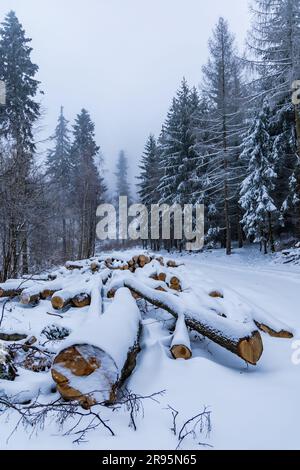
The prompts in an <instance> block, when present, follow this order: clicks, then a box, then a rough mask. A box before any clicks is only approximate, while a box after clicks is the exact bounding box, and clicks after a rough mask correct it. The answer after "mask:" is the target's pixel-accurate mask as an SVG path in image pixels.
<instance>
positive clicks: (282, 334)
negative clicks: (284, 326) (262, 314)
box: [255, 321, 294, 339]
mask: <svg viewBox="0 0 300 470" xmlns="http://www.w3.org/2000/svg"><path fill="white" fill-rule="evenodd" d="M255 324H256V326H257V328H259V329H260V330H261V331H263V332H264V333H267V334H268V335H269V336H272V338H282V339H291V338H293V337H294V334H293V333H292V332H291V331H287V330H279V331H276V330H273V328H271V327H269V326H268V325H264V324H263V323H259V322H258V321H255Z"/></svg>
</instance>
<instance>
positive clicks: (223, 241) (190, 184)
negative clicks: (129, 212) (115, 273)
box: [0, 0, 300, 281]
mask: <svg viewBox="0 0 300 470" xmlns="http://www.w3.org/2000/svg"><path fill="white" fill-rule="evenodd" d="M252 19H253V21H252V29H251V30H250V31H249V33H248V36H247V47H246V50H245V51H244V52H243V54H241V53H239V51H238V50H237V47H236V44H235V38H234V35H233V34H232V32H231V31H230V29H229V26H228V23H227V22H226V20H225V19H223V18H220V19H219V21H218V23H217V24H216V26H215V28H214V30H213V32H212V36H211V39H210V40H209V59H208V62H207V64H206V65H204V66H203V69H202V75H201V71H199V80H201V86H200V88H199V89H198V88H196V87H190V86H189V84H188V83H187V81H186V80H185V79H183V80H182V83H181V86H180V88H179V89H178V91H177V93H176V96H175V97H174V99H173V101H172V103H171V106H170V109H169V112H168V115H167V117H166V120H165V122H164V123H163V125H162V129H161V133H160V135H159V136H157V138H156V137H155V136H153V135H152V134H151V135H150V137H149V138H148V140H147V142H146V145H145V151H144V153H143V156H142V159H141V163H140V167H139V168H140V173H139V176H138V198H139V202H141V203H143V204H145V205H146V206H147V207H148V208H150V206H151V205H152V204H158V203H159V204H162V203H167V204H170V205H173V204H180V205H184V204H187V203H188V204H193V205H196V204H204V206H205V225H206V227H205V232H206V244H207V245H208V246H221V247H223V248H226V252H227V254H230V253H231V251H232V243H233V242H238V245H239V246H243V243H244V242H245V241H246V240H247V241H249V242H259V243H260V246H261V249H262V250H264V252H267V251H268V250H275V249H276V244H277V245H278V246H279V247H280V246H282V245H284V243H285V242H287V243H290V242H291V241H294V240H298V239H299V238H300V217H299V205H300V161H299V157H300V120H299V119H300V116H299V112H300V109H299V106H298V105H294V104H293V103H292V83H293V82H294V81H295V80H297V79H300V5H299V1H298V0H281V1H278V0H254V1H253V8H252ZM30 42H31V40H30V39H29V38H28V37H27V35H26V33H25V31H24V29H23V27H22V25H21V24H20V22H19V20H18V18H17V16H16V14H15V13H14V12H10V13H9V14H8V15H7V16H6V18H5V19H4V21H3V23H2V24H1V28H0V80H2V81H3V82H4V83H5V85H6V103H5V105H4V106H3V105H2V106H0V198H1V202H0V204H1V215H2V217H1V225H0V243H1V245H0V278H1V280H2V281H5V280H6V279H7V278H9V277H16V276H17V275H19V274H27V273H28V272H29V270H30V271H34V270H35V269H40V268H41V267H43V266H47V265H50V264H55V263H60V262H62V261H65V260H67V259H76V258H77V259H82V258H88V257H90V256H92V255H93V254H94V251H95V246H96V239H95V237H96V235H95V234H96V230H95V228H96V208H97V206H98V205H99V204H100V203H101V202H102V201H106V202H107V201H111V200H112V199H113V200H116V197H117V196H118V195H127V196H129V199H130V200H133V196H132V195H131V189H130V185H129V184H128V179H127V170H128V161H127V157H126V155H125V154H124V152H123V151H121V152H120V155H119V159H118V162H117V168H116V177H117V190H116V192H115V195H114V197H113V198H112V197H109V195H108V192H107V190H106V184H105V181H104V177H103V160H102V155H101V152H100V147H99V146H98V144H97V142H96V138H95V126H94V123H93V121H92V119H91V116H90V114H89V112H88V111H87V110H86V109H84V108H83V109H82V110H81V111H79V113H78V115H77V116H76V117H75V120H74V123H73V125H70V124H69V122H68V120H67V119H66V118H65V116H64V110H63V108H61V111H60V114H59V117H58V122H57V127H56V129H55V130H54V131H53V132H52V133H51V132H49V134H50V135H51V134H52V136H51V138H50V139H49V150H48V151H47V152H46V153H47V154H46V156H45V158H41V155H40V153H39V152H38V150H37V145H36V140H37V136H36V128H37V127H38V125H39V123H40V121H41V119H42V116H41V114H42V113H41V104H40V101H41V98H40V95H41V94H42V93H43V90H42V84H41V83H39V81H38V80H37V78H36V76H37V72H38V66H37V65H36V64H34V63H33V62H32V58H31V53H32V48H31V47H30ZM183 72H184V71H183ZM149 238H151V237H149ZM148 247H151V248H153V249H160V248H163V247H166V248H168V249H171V248H178V249H182V247H183V241H182V240H181V241H180V240H171V241H168V242H165V241H163V240H162V241H160V242H159V241H157V240H155V241H154V240H149V244H148Z"/></svg>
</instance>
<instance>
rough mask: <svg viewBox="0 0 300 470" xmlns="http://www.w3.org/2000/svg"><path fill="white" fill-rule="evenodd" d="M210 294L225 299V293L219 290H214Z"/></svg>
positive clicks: (215, 297)
mask: <svg viewBox="0 0 300 470" xmlns="http://www.w3.org/2000/svg"><path fill="white" fill-rule="evenodd" d="M208 295H209V296H210V297H212V298H214V299H224V295H223V294H222V293H221V292H219V291H218V290H213V291H212V292H210V293H209V294H208Z"/></svg>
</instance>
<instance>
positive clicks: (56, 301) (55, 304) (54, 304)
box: [51, 295, 66, 310]
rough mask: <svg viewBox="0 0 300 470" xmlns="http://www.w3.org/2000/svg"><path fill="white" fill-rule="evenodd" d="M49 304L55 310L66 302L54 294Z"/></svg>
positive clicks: (59, 308)
mask: <svg viewBox="0 0 300 470" xmlns="http://www.w3.org/2000/svg"><path fill="white" fill-rule="evenodd" d="M51 304H52V307H53V308H54V309H55V310H61V309H62V308H63V307H65V305H66V302H65V300H64V299H63V298H62V297H60V296H59V295H54V296H53V297H52V299H51Z"/></svg>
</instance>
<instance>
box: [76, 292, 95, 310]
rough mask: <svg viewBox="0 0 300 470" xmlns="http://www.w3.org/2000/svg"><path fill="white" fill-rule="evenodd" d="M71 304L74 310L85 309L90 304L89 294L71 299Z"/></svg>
mask: <svg viewBox="0 0 300 470" xmlns="http://www.w3.org/2000/svg"><path fill="white" fill-rule="evenodd" d="M72 304H73V306H74V307H76V308H83V307H87V306H88V305H90V304H91V296H90V295H89V294H78V295H75V297H73V299H72Z"/></svg>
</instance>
